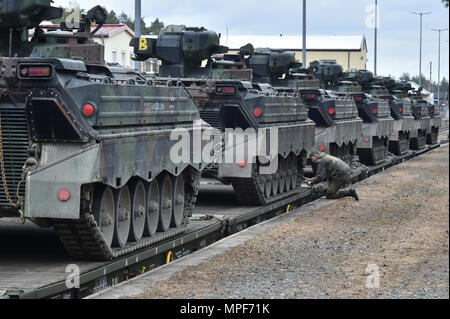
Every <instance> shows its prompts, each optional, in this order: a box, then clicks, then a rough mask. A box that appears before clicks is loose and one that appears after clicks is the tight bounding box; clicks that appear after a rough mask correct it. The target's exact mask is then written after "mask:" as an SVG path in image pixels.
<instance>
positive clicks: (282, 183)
mask: <svg viewBox="0 0 450 319" xmlns="http://www.w3.org/2000/svg"><path fill="white" fill-rule="evenodd" d="M278 175H279V176H280V179H279V183H278V185H279V186H278V189H279V191H280V194H283V193H284V192H285V189H286V159H285V158H283V157H281V156H280V161H279V162H278Z"/></svg>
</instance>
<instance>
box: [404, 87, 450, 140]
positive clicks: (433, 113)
mask: <svg viewBox="0 0 450 319" xmlns="http://www.w3.org/2000/svg"><path fill="white" fill-rule="evenodd" d="M410 96H411V98H412V100H413V105H416V106H415V109H416V110H419V105H420V109H421V110H422V112H421V113H422V114H421V115H422V121H423V122H424V123H423V125H424V126H425V125H426V123H427V121H428V117H429V118H430V126H429V130H428V131H427V135H426V136H427V137H426V144H428V145H434V144H436V143H438V138H439V128H440V126H441V124H442V117H441V114H440V108H439V107H438V106H436V105H435V104H433V103H430V101H429V96H428V95H425V94H424V93H423V90H422V89H418V90H416V91H412V92H411V94H410ZM425 105H426V106H427V109H428V110H427V111H426V110H424V109H423V108H424V106H425ZM424 111H425V112H424ZM423 114H425V116H423ZM427 128H428V126H427Z"/></svg>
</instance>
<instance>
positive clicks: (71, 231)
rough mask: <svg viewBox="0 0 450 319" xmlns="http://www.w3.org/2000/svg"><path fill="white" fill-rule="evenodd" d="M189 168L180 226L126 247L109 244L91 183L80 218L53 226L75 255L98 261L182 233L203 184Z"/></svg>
mask: <svg viewBox="0 0 450 319" xmlns="http://www.w3.org/2000/svg"><path fill="white" fill-rule="evenodd" d="M187 170H188V171H187V173H186V174H185V176H186V178H187V179H188V180H187V182H186V186H188V187H187V188H186V190H185V194H186V196H185V204H184V216H183V223H182V225H181V226H180V227H179V228H176V229H170V230H169V231H167V232H165V233H162V234H156V236H155V237H152V238H144V239H142V240H141V241H140V242H137V243H131V244H128V245H127V246H126V247H124V248H111V247H108V245H107V244H106V242H105V239H104V238H103V234H102V233H101V231H100V228H99V226H98V225H97V222H96V221H95V219H94V216H93V214H92V211H91V207H92V205H91V202H92V201H91V195H90V194H93V188H92V187H91V188H92V189H84V191H83V192H82V194H83V195H82V199H81V214H80V219H78V220H66V221H64V220H57V221H56V220H55V221H54V224H53V228H54V230H55V232H56V233H57V235H58V236H59V238H60V240H61V242H62V244H63V245H64V247H65V248H66V250H67V252H68V253H69V254H70V255H71V256H72V257H73V258H76V259H82V260H96V261H108V260H112V259H115V258H118V257H120V256H124V255H127V254H130V253H133V252H135V251H137V250H140V249H142V248H145V247H149V246H152V245H154V244H156V243H158V242H161V241H164V240H167V239H169V238H172V237H174V236H177V235H179V234H182V233H184V232H186V230H187V225H188V222H189V216H191V215H192V212H193V210H194V207H195V203H196V201H197V195H198V191H199V188H200V172H198V171H196V170H194V169H193V168H188V169H187ZM88 187H89V186H88Z"/></svg>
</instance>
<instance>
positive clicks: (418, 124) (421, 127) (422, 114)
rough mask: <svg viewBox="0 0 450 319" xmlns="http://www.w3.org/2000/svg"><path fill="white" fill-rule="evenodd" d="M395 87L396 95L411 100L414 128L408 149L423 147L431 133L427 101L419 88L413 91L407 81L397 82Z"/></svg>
mask: <svg viewBox="0 0 450 319" xmlns="http://www.w3.org/2000/svg"><path fill="white" fill-rule="evenodd" d="M397 88H398V90H397V92H396V96H397V97H400V98H402V99H404V100H408V99H409V101H410V102H411V111H412V114H413V117H414V129H413V131H412V133H411V143H410V149H412V150H421V149H424V148H425V147H426V145H427V136H428V134H430V133H431V118H430V116H429V109H428V102H427V101H426V100H425V99H424V97H423V95H422V93H421V90H418V91H414V90H413V89H412V87H411V84H409V83H406V82H400V83H397ZM436 134H437V133H436Z"/></svg>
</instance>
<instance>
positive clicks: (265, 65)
mask: <svg viewBox="0 0 450 319" xmlns="http://www.w3.org/2000/svg"><path fill="white" fill-rule="evenodd" d="M246 63H247V66H248V67H249V68H251V69H252V70H253V76H254V80H255V82H262V83H270V84H275V83H274V82H276V80H278V79H280V78H281V77H283V76H285V75H287V74H288V73H289V71H290V70H291V69H296V68H300V67H301V66H302V65H301V63H299V62H296V61H295V55H294V53H292V52H288V51H284V52H277V51H272V50H271V49H257V50H256V52H255V54H253V55H252V56H251V57H250V58H248V59H247V60H246Z"/></svg>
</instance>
